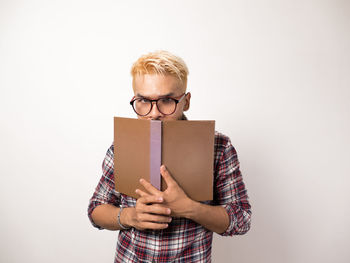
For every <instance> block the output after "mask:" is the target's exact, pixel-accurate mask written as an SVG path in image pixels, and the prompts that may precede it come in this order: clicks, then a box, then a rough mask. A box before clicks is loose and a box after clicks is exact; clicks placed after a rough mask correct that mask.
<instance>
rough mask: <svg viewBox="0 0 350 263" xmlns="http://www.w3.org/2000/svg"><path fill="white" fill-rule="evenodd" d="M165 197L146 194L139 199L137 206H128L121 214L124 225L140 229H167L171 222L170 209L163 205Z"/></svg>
mask: <svg viewBox="0 0 350 263" xmlns="http://www.w3.org/2000/svg"><path fill="white" fill-rule="evenodd" d="M163 201H164V200H163V198H162V197H159V196H154V195H145V196H142V197H140V198H139V199H137V201H136V206H135V207H126V208H124V209H123V212H122V213H121V216H120V222H121V223H122V225H125V226H130V227H134V228H136V229H138V230H145V229H154V230H156V229H165V228H167V227H168V223H170V222H171V217H170V213H171V211H170V209H169V208H167V207H165V206H164V205H162V203H163Z"/></svg>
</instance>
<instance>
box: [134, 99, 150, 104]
mask: <svg viewBox="0 0 350 263" xmlns="http://www.w3.org/2000/svg"><path fill="white" fill-rule="evenodd" d="M137 101H138V102H139V103H149V100H148V99H146V98H139V99H137Z"/></svg>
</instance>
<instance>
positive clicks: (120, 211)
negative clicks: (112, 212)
mask: <svg viewBox="0 0 350 263" xmlns="http://www.w3.org/2000/svg"><path fill="white" fill-rule="evenodd" d="M123 208H124V207H120V210H119V213H118V220H117V221H118V225H119V226H120V228H121V229H122V230H128V229H130V228H131V227H126V226H124V225H123V224H122V223H120V215H121V213H122V211H123Z"/></svg>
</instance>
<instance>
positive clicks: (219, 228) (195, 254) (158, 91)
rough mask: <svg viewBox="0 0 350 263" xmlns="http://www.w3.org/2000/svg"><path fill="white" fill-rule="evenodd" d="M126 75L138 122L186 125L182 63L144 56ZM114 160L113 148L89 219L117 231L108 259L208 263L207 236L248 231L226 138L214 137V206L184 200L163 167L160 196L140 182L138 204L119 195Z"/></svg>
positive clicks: (246, 208)
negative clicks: (163, 184) (130, 80)
mask: <svg viewBox="0 0 350 263" xmlns="http://www.w3.org/2000/svg"><path fill="white" fill-rule="evenodd" d="M131 74H132V77H133V83H132V85H133V90H134V97H133V98H132V100H131V102H130V104H131V105H132V107H133V109H134V111H135V112H136V114H137V116H138V118H139V119H148V120H186V117H185V115H184V111H187V110H188V109H189V107H190V100H191V94H190V93H189V92H188V93H186V88H187V75H188V69H187V66H186V64H185V63H184V61H183V60H182V59H181V58H179V57H177V56H174V55H173V54H171V53H169V52H166V51H157V52H154V53H150V54H147V55H144V56H142V57H140V58H139V59H138V60H137V61H136V62H135V63H134V65H133V66H132V70H131ZM113 156H114V148H113V145H112V146H111V147H110V148H109V149H108V151H107V154H106V157H105V159H104V161H103V165H102V168H103V175H102V177H101V179H100V181H99V184H98V186H97V187H96V190H95V193H94V194H93V196H92V198H91V199H90V204H89V208H88V215H89V218H90V220H91V222H92V224H93V225H94V226H95V227H97V228H100V229H103V228H105V229H109V230H120V232H119V237H118V243H117V248H116V255H115V262H210V261H211V244H212V236H213V232H216V233H218V234H220V235H223V236H228V235H229V236H232V235H241V234H244V233H246V232H247V231H248V230H249V228H250V215H251V211H250V204H249V202H248V196H247V191H246V189H245V185H244V183H243V180H242V175H241V172H240V170H239V162H238V159H237V153H236V151H235V149H234V148H233V146H232V145H231V142H230V140H229V138H228V137H227V136H225V135H223V134H221V133H219V132H215V154H214V157H215V160H214V200H213V201H207V202H196V201H194V200H191V199H190V198H189V197H188V196H187V195H186V193H185V192H184V191H183V190H182V189H181V187H180V186H179V185H178V184H177V183H176V182H175V181H174V180H173V178H172V177H171V174H170V173H169V172H168V171H167V169H166V167H164V166H161V167H160V173H161V175H162V177H163V179H164V180H165V181H166V184H167V186H168V187H167V189H166V190H165V191H164V192H161V191H159V190H157V189H156V188H155V187H153V186H152V185H151V184H150V183H149V182H147V181H146V180H143V179H141V180H140V185H139V186H137V187H138V189H137V190H136V193H137V194H138V195H139V196H140V197H139V198H138V199H137V200H136V199H134V198H132V197H129V196H126V195H124V194H121V193H118V192H117V191H116V190H115V185H114V177H113V171H114V164H113ZM179 165H181V164H179Z"/></svg>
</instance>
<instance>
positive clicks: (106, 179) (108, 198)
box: [88, 145, 120, 229]
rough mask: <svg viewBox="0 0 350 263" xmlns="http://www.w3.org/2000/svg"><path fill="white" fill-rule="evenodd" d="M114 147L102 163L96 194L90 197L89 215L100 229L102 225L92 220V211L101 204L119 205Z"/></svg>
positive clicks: (108, 151) (109, 150)
mask: <svg viewBox="0 0 350 263" xmlns="http://www.w3.org/2000/svg"><path fill="white" fill-rule="evenodd" d="M113 171H114V148H113V145H112V146H111V147H110V148H109V149H108V150H107V153H106V157H105V158H104V160H103V163H102V176H101V179H100V181H99V182H98V185H97V187H96V189H95V192H94V194H93V195H92V197H91V198H90V201H89V206H88V217H89V219H90V222H91V223H92V225H93V226H94V227H96V228H98V229H103V228H102V227H100V226H98V225H96V224H95V223H94V221H93V220H92V217H91V214H92V211H93V210H94V209H95V208H96V207H97V206H99V205H101V204H112V205H115V206H119V204H120V193H118V192H117V191H116V190H115V187H114V186H115V184H114V175H113Z"/></svg>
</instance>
